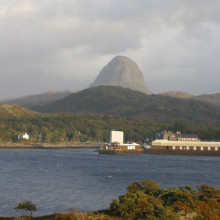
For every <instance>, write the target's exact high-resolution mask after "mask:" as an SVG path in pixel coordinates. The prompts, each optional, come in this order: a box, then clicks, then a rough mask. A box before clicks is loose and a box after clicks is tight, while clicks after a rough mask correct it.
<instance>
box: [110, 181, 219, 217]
mask: <svg viewBox="0 0 220 220" xmlns="http://www.w3.org/2000/svg"><path fill="white" fill-rule="evenodd" d="M109 213H110V214H111V215H113V216H118V217H121V218H122V219H179V217H180V216H182V215H185V216H188V217H189V216H194V217H196V219H219V218H220V190H219V189H216V188H214V187H211V186H208V185H201V186H198V190H197V191H196V190H195V189H193V188H192V187H190V186H182V187H169V188H168V189H161V187H160V185H159V184H158V183H156V182H154V181H151V180H142V181H141V182H140V183H138V182H133V183H131V184H130V185H129V186H128V192H127V193H126V194H125V195H121V196H119V199H118V200H117V199H114V200H113V201H112V203H111V204H110V207H109Z"/></svg>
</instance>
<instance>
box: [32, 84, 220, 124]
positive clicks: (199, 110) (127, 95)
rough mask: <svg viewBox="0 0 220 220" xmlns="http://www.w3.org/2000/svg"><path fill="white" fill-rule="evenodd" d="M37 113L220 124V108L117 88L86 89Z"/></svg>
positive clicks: (40, 108) (39, 109)
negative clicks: (117, 116)
mask: <svg viewBox="0 0 220 220" xmlns="http://www.w3.org/2000/svg"><path fill="white" fill-rule="evenodd" d="M35 110H36V111H40V112H47V113H55V112H70V113H81V114H117V115H120V116H124V117H131V116H135V117H141V118H146V119H150V120H154V121H158V122H172V121H175V120H185V121H189V122H192V123H209V124H212V123H214V124H216V123H220V109H219V108H218V107H216V106H214V105H213V106H212V105H210V104H206V103H202V102H197V101H194V100H187V99H186V100H185V99H178V98H172V97H166V96H161V95H147V94H144V93H141V92H137V91H134V90H130V89H126V88H122V87H115V86H99V87H93V88H89V89H85V90H83V91H80V92H78V93H75V94H72V95H69V96H67V97H65V98H63V99H61V100H59V101H56V102H54V103H51V104H49V105H45V106H42V107H39V108H36V109H35Z"/></svg>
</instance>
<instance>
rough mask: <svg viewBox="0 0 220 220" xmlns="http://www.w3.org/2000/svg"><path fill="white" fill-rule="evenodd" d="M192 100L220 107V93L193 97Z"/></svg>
mask: <svg viewBox="0 0 220 220" xmlns="http://www.w3.org/2000/svg"><path fill="white" fill-rule="evenodd" d="M190 99H191V100H195V101H200V102H205V103H211V104H213V105H217V106H220V93H216V94H204V95H199V96H194V97H191V98H190Z"/></svg>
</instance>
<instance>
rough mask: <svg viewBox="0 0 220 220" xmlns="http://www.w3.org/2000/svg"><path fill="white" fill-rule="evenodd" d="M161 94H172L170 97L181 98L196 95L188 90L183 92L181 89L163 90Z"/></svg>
mask: <svg viewBox="0 0 220 220" xmlns="http://www.w3.org/2000/svg"><path fill="white" fill-rule="evenodd" d="M159 95H164V96H170V97H174V98H181V99H188V98H191V97H194V95H191V94H189V93H186V92H181V91H169V92H163V93H160V94H159Z"/></svg>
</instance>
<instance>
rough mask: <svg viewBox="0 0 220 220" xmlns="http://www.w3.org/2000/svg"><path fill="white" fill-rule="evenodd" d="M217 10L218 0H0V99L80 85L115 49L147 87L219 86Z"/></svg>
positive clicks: (199, 89)
mask: <svg viewBox="0 0 220 220" xmlns="http://www.w3.org/2000/svg"><path fill="white" fill-rule="evenodd" d="M219 11H220V2H219V0H209V1H207V0H200V1H191V0H184V1H182V0H150V1H146V0H137V1H134V0H122V1H116V0H103V1H100V0H54V1H47V0H38V1H34V0H10V1H8V0H2V1H1V6H0V27H1V28H0V47H1V50H0V85H1V87H0V94H1V95H0V99H1V98H4V97H9V96H11V97H13V96H14V95H13V94H15V95H17V94H21V95H23V94H26V93H27V94H28V91H30V93H32V92H37V93H39V92H44V91H45V90H51V89H52V90H56V89H65V87H67V88H66V89H73V90H74V89H80V88H85V87H86V86H87V85H86V84H88V85H89V84H90V83H91V82H92V80H93V79H95V78H96V76H97V74H98V72H99V71H100V69H101V68H102V67H103V66H104V65H106V64H107V62H109V60H110V59H111V58H112V57H114V56H115V55H126V56H130V57H131V58H132V59H133V60H134V61H135V62H137V63H138V64H139V65H140V67H141V69H142V71H143V73H144V75H145V79H146V83H147V85H148V87H149V88H151V90H152V91H154V92H161V91H165V90H166V91H167V90H175V89H177V88H179V89H184V90H185V91H188V92H192V93H204V92H205V91H203V88H207V90H206V91H208V92H213V93H214V92H219V87H218V85H217V84H216V82H217V81H219V80H220V76H219V74H218V73H219V67H220V64H219V63H218V61H217V59H216V57H219V55H220V54H219V53H220V52H219V51H220V44H219V40H218V39H219V37H220V36H219V35H220V31H219V22H220V15H219ZM20 78H22V79H23V81H21V80H20ZM40 78H41V79H42V78H44V81H42V80H41V81H39V83H35V84H34V82H38V79H40ZM189 78H190V79H193V80H192V81H191V82H190V83H189ZM211 78H212V79H213V80H211ZM32 79H33V80H32ZM173 79H174V80H173ZM90 80H91V81H90ZM171 81H172V83H171ZM180 81H182V82H181V83H180ZM40 82H41V83H40ZM206 82H207V85H205V83H206ZM9 83H11V85H13V87H12V88H11V91H10V93H9V92H8V93H5V91H6V90H7V89H6V86H5V85H6V84H9ZM208 83H209V84H210V85H212V86H211V87H210V88H208V87H209V86H208ZM22 85H25V86H26V85H28V86H26V91H23V90H22V91H21V90H19V87H22ZM29 85H30V86H29ZM183 85H184V86H183ZM25 86H24V87H25ZM70 87H71V88H70ZM47 88H48V89H47Z"/></svg>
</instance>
